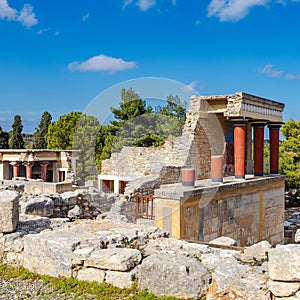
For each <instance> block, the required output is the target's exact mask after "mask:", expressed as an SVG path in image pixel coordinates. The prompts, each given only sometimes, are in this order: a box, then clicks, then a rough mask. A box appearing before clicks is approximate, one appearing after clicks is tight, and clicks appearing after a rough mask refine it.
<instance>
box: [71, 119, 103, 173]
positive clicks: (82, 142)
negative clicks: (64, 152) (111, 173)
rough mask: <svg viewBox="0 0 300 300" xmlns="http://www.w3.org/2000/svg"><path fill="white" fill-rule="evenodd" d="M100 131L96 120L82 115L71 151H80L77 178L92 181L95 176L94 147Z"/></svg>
mask: <svg viewBox="0 0 300 300" xmlns="http://www.w3.org/2000/svg"><path fill="white" fill-rule="evenodd" d="M99 130H100V124H99V122H98V119H97V118H96V117H93V116H89V115H86V114H82V115H81V117H80V119H79V120H78V122H77V125H76V130H75V132H74V136H73V150H80V151H79V153H78V158H79V159H78V161H77V166H76V174H77V177H80V178H82V179H94V178H95V176H96V175H97V165H96V160H95V145H96V141H97V135H98V132H99Z"/></svg>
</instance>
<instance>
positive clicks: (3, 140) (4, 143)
mask: <svg viewBox="0 0 300 300" xmlns="http://www.w3.org/2000/svg"><path fill="white" fill-rule="evenodd" d="M8 148H9V134H8V133H7V132H6V131H3V129H2V127H1V126H0V149H8Z"/></svg>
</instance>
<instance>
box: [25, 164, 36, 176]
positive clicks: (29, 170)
mask: <svg viewBox="0 0 300 300" xmlns="http://www.w3.org/2000/svg"><path fill="white" fill-rule="evenodd" d="M24 165H25V167H26V178H27V179H31V178H32V167H33V165H34V163H32V162H26V163H24Z"/></svg>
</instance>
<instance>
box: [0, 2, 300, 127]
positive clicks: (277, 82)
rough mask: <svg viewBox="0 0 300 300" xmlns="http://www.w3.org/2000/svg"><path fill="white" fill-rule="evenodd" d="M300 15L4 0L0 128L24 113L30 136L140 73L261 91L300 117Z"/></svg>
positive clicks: (293, 9)
mask: <svg viewBox="0 0 300 300" xmlns="http://www.w3.org/2000/svg"><path fill="white" fill-rule="evenodd" d="M299 13H300V0H230V1H229V0H189V1H187V0H109V1H101V0H97V1H95V0H85V1H66V0H60V1H58V0H43V1H40V0H39V1H38V0H26V1H23V0H15V1H13V0H0V99H1V100H0V101H1V110H0V126H2V127H3V128H4V129H5V130H9V129H10V126H11V123H12V121H13V116H14V115H15V114H20V115H21V116H22V119H23V122H24V131H25V132H30V131H32V130H33V129H34V127H35V126H37V124H38V122H39V119H40V116H41V114H42V112H43V111H46V110H47V111H49V112H50V113H51V114H52V115H53V117H54V119H56V118H57V117H58V116H59V115H62V114H65V113H68V112H70V111H84V110H85V108H86V107H87V106H88V105H89V103H90V101H92V99H94V98H95V97H96V96H97V95H98V94H99V93H101V92H103V91H104V90H106V89H108V88H110V87H111V86H113V85H116V84H119V83H120V82H122V81H126V80H131V79H134V78H140V77H163V78H168V79H172V80H176V81H179V82H182V83H184V84H186V85H187V86H190V87H192V88H194V89H195V90H196V91H197V93H198V94H200V95H212V94H225V93H235V92H237V91H243V92H246V93H251V94H255V95H258V96H262V97H265V98H268V99H273V100H277V101H280V102H284V103H285V104H286V109H285V113H284V119H285V120H287V119H289V118H294V119H296V120H299V119H300V118H299V110H300V104H299V99H300V34H299V28H300V18H299ZM103 105H104V106H108V107H109V106H110V105H111V103H110V100H108V101H106V102H105V101H104V102H103Z"/></svg>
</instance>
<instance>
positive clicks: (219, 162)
mask: <svg viewBox="0 0 300 300" xmlns="http://www.w3.org/2000/svg"><path fill="white" fill-rule="evenodd" d="M211 181H212V182H223V156H217V155H215V156H212V157H211Z"/></svg>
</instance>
